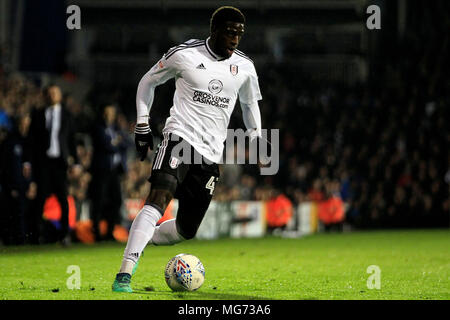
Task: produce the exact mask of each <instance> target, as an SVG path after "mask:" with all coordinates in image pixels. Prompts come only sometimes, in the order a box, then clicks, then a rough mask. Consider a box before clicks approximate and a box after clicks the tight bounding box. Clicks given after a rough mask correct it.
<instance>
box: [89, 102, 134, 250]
mask: <svg viewBox="0 0 450 320" xmlns="http://www.w3.org/2000/svg"><path fill="white" fill-rule="evenodd" d="M117 115H118V110H117V107H116V106H115V105H114V104H106V105H104V106H103V107H102V108H101V111H100V112H99V117H98V120H97V121H96V123H95V124H94V125H93V128H92V134H91V138H92V147H93V155H92V162H91V167H90V172H91V175H92V181H91V183H90V186H89V198H90V201H91V209H90V214H91V219H92V223H93V232H94V237H95V239H96V241H100V240H114V236H113V231H114V227H115V226H116V225H120V224H121V222H122V221H121V218H122V216H121V207H122V202H123V199H122V187H121V179H122V176H123V174H124V173H125V172H126V169H127V166H126V160H127V149H128V147H129V146H130V144H131V142H130V139H129V138H128V137H127V135H126V133H124V132H122V130H121V129H120V127H119V126H118V122H117V119H118V117H117ZM102 221H105V222H106V226H107V227H106V231H104V232H101V231H103V230H101V229H103V228H100V226H101V225H102V224H103V223H102V224H101V223H100V222H102ZM102 233H104V234H102Z"/></svg>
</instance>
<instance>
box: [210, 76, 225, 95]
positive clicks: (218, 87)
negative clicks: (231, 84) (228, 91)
mask: <svg viewBox="0 0 450 320" xmlns="http://www.w3.org/2000/svg"><path fill="white" fill-rule="evenodd" d="M222 89H223V84H222V81H220V80H217V79H214V80H211V81H210V82H209V84H208V90H209V92H211V93H212V94H218V93H220V91H222Z"/></svg>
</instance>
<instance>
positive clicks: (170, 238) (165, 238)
mask: <svg viewBox="0 0 450 320" xmlns="http://www.w3.org/2000/svg"><path fill="white" fill-rule="evenodd" d="M184 240H185V239H184V238H183V237H182V236H181V235H180V234H179V233H178V231H177V226H176V223H175V219H170V220H167V221H164V222H163V223H161V225H160V226H159V227H156V230H155V233H154V234H153V238H152V240H151V243H153V244H154V245H156V246H164V245H165V246H167V245H169V246H170V245H173V244H176V243H179V242H181V241H184Z"/></svg>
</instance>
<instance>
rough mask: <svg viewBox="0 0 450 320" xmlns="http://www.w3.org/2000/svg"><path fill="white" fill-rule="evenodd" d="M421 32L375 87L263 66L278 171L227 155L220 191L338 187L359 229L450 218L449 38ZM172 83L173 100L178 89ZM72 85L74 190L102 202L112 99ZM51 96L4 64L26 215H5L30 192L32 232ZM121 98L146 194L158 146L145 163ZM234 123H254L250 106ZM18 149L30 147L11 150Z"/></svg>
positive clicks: (312, 193)
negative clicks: (101, 144)
mask: <svg viewBox="0 0 450 320" xmlns="http://www.w3.org/2000/svg"><path fill="white" fill-rule="evenodd" d="M416 42H417V39H415V40H414V39H412V38H408V37H405V40H404V41H403V42H402V43H400V45H399V47H398V50H397V54H393V55H391V56H390V58H389V59H390V60H389V61H386V63H387V67H386V72H384V73H383V75H382V76H381V77H380V78H379V79H378V83H376V84H375V85H371V86H367V85H355V86H343V85H340V84H332V83H328V84H324V83H319V84H318V83H314V82H312V81H310V79H307V78H303V77H302V74H301V70H297V69H295V68H293V66H291V65H285V64H283V63H282V62H281V63H278V64H273V65H271V66H258V65H256V68H257V71H258V74H259V82H260V86H261V91H262V95H263V100H262V101H260V110H261V114H262V123H263V128H267V129H271V128H276V129H279V130H280V141H279V142H280V143H279V145H280V166H279V172H278V173H277V174H276V175H273V176H261V175H259V169H258V167H257V166H256V165H250V164H246V165H233V164H224V165H221V166H220V170H221V180H220V183H219V184H218V185H217V187H216V191H215V195H214V200H216V201H231V200H264V201H265V200H269V199H271V198H273V197H275V196H277V195H279V194H283V195H285V196H286V197H287V198H288V199H289V200H290V201H291V202H292V204H293V205H294V206H296V205H298V204H300V203H302V202H305V201H317V202H320V201H323V200H325V199H328V198H329V197H331V196H334V197H338V198H340V199H342V201H343V202H344V203H345V204H346V206H345V208H346V212H345V222H346V223H347V224H349V225H351V226H354V227H356V228H378V227H383V228H389V227H448V226H449V221H450V220H449V218H450V216H449V214H450V197H449V194H450V130H449V128H450V126H449V119H450V108H449V95H448V92H449V88H448V85H449V84H448V79H446V75H445V74H444V71H443V70H446V68H448V59H445V58H446V57H448V42H449V38H448V36H447V38H446V39H445V41H444V42H440V43H438V41H437V40H436V39H435V40H434V41H433V39H432V40H430V42H429V46H427V47H426V49H423V47H420V46H417V43H416ZM406 57H407V59H406ZM93 91H98V89H97V88H95V89H93ZM162 92H163V94H165V95H166V96H167V97H166V99H167V101H171V97H172V92H170V90H167V91H162ZM64 93H65V95H64V100H63V104H64V105H65V107H66V108H67V110H68V111H69V112H70V114H71V116H72V117H73V120H74V121H73V122H74V124H75V126H76V127H75V129H76V130H75V132H76V136H75V138H76V153H77V160H76V161H77V164H78V165H79V166H78V170H71V169H69V170H68V172H67V174H68V182H69V189H68V190H69V194H70V195H71V196H73V197H74V199H75V202H76V205H77V206H78V208H79V206H80V204H81V203H83V201H86V200H92V195H93V193H91V192H90V189H89V186H90V185H92V183H93V172H94V170H93V165H92V163H93V162H92V161H93V155H94V152H95V146H96V148H98V144H97V145H96V144H95V143H94V141H93V135H92V132H93V131H92V130H93V127H95V124H96V123H97V122H96V120H97V119H98V118H99V116H100V117H101V116H102V115H103V107H105V103H103V104H98V103H97V102H93V101H89V100H87V101H77V99H76V98H75V97H74V96H72V95H71V92H70V90H68V92H64ZM42 104H43V93H42V89H41V88H40V86H39V85H38V84H37V83H35V82H34V81H33V80H32V79H29V78H27V77H26V76H23V75H20V74H6V73H5V72H4V71H3V69H1V68H0V145H1V152H2V154H1V159H2V166H1V177H2V179H1V188H2V189H1V192H2V197H1V201H2V202H1V203H0V205H1V207H0V211H1V216H2V223H1V226H2V232H3V233H5V229H10V226H11V224H14V223H17V221H13V220H8V219H12V218H11V216H14V214H12V215H11V214H9V213H8V215H7V214H6V211H8V208H11V207H8V203H7V202H8V199H9V201H11V199H12V198H14V199H21V201H22V202H23V204H22V205H23V210H24V212H25V214H24V217H23V220H24V222H23V224H24V225H22V227H21V228H22V229H21V230H24V232H25V233H26V232H27V230H28V229H27V228H30V226H28V227H27V224H33V223H35V220H33V219H27V212H28V210H29V208H30V207H32V206H33V201H34V200H35V197H36V189H37V188H39V186H38V185H36V183H35V181H34V180H33V167H32V166H30V162H29V159H28V158H27V157H29V154H28V153H27V148H29V147H30V146H29V145H27V134H28V127H29V126H30V114H31V113H32V111H33V109H34V108H37V107H39V106H41V105H42ZM111 104H113V105H115V107H116V111H117V114H116V116H115V119H114V130H115V131H116V134H118V135H120V136H121V137H122V138H121V139H122V140H121V141H122V142H123V143H122V149H121V152H122V153H121V155H122V157H121V162H120V163H121V171H120V174H119V177H120V186H121V197H122V198H121V199H122V200H123V199H127V198H131V199H144V198H145V197H146V196H147V194H148V190H149V187H150V185H149V183H148V181H147V179H148V177H149V175H150V173H151V160H152V157H153V156H154V152H152V153H150V155H149V158H148V160H146V161H144V162H141V161H139V159H138V158H137V157H136V156H135V152H134V143H133V129H134V120H135V119H133V117H132V116H131V117H130V116H129V114H130V110H129V109H130V108H131V109H133V108H134V105H133V103H132V102H130V103H129V104H128V105H119V104H117V103H111ZM169 107H170V106H169V105H168V106H167V110H166V112H168V108H169ZM124 108H127V112H124ZM133 111H134V110H133ZM155 119H156V120H155ZM153 120H154V121H157V122H158V123H157V125H155V123H153V126H154V127H153V130H154V132H155V136H156V137H155V138H156V140H158V139H160V137H159V136H158V135H159V134H160V131H161V128H162V125H163V123H164V118H163V117H159V118H158V116H155V117H153ZM230 128H244V126H243V121H242V117H241V113H240V108H239V107H236V111H235V113H234V114H233V116H232V118H231V123H230ZM12 140H14V141H13V142H11V141H12ZM156 142H158V141H156ZM11 143H12V144H11ZM11 145H20V146H21V147H22V148H23V150H22V151H23V152H22V151H21V152H19V151H18V150H17V149H14V148H12V149H8V147H9V146H11ZM155 145H157V143H155ZM8 152H9V153H11V152H13V153H14V154H16V155H19V156H20V157H9V156H8ZM8 161H10V162H9V163H8ZM17 161H20V166H19V164H18V163H17ZM14 170H15V171H14ZM13 171H14V172H13ZM12 173H15V174H16V175H15V176H14V175H12ZM97 179H98V178H97ZM12 191H13V192H12ZM6 192H8V194H7V195H5V193H6ZM78 211H81V210H78ZM6 216H8V218H5V217H6ZM100 218H101V217H100ZM31 228H32V226H31ZM7 241H8V240H6V241H5V239H3V242H5V243H6V242H7ZM11 241H13V240H11ZM25 241H26V240H25Z"/></svg>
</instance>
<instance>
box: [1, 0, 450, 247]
mask: <svg viewBox="0 0 450 320" xmlns="http://www.w3.org/2000/svg"><path fill="white" fill-rule="evenodd" d="M224 4H229V5H234V6H236V7H238V8H240V9H241V10H242V11H243V13H244V14H245V15H246V18H247V24H246V28H245V29H246V32H245V35H244V37H243V39H242V42H241V45H240V48H239V49H240V50H242V51H243V52H245V53H246V54H247V55H248V56H250V57H251V58H252V60H253V61H254V63H255V67H256V70H257V72H258V75H259V82H260V87H261V91H262V95H263V100H262V101H260V110H261V114H262V123H263V128H266V129H279V130H280V141H279V145H280V169H279V172H278V174H276V175H273V176H260V175H259V170H258V168H257V167H256V166H255V165H222V166H221V180H220V183H219V184H218V185H217V187H216V190H215V195H214V198H213V200H214V201H213V203H212V204H211V207H210V210H209V211H208V213H207V215H206V218H205V221H204V223H203V224H202V226H201V228H200V230H199V234H198V237H199V238H208V239H212V238H217V237H221V236H240V237H242V236H244V237H245V236H261V235H264V234H267V233H270V232H275V233H276V234H281V235H288V236H294V237H295V236H301V235H303V234H310V233H315V232H324V231H328V230H338V231H349V230H360V229H374V228H435V227H440V228H448V227H449V213H450V199H449V190H450V189H449V188H450V166H449V165H450V152H449V151H450V131H449V128H450V126H449V120H450V106H449V92H450V90H449V89H450V88H449V79H448V74H447V73H446V72H447V70H449V65H448V64H449V61H448V57H449V33H448V30H449V27H450V22H449V12H450V10H449V3H448V2H447V1H438V0H437V1H406V0H399V1H387V0H385V1H382V0H380V1H362V0H361V1H358V0H353V1H351V0H338V1H336V0H335V1H327V0H318V1H307V0H298V1H294V0H285V1H281V0H280V1H268V0H267V1H265V0H254V1H251V0H249V1H228V2H226V3H225V2H224V1H189V0H185V1H181V0H180V1H175V0H174V1H170V0H166V1H164V0H161V1H144V0H132V1H119V0H90V1H88V0H73V1H50V0H45V1H41V0H40V1H31V0H28V1H26V0H16V1H12V0H0V21H1V22H0V126H1V128H2V130H1V132H2V133H1V138H0V143H3V142H4V141H6V139H7V138H8V136H9V135H10V133H11V132H12V131H13V128H14V126H15V123H17V120H18V119H23V118H26V117H27V115H29V114H30V112H32V110H33V108H36V106H38V105H39V104H40V103H41V101H42V100H41V99H42V95H41V88H42V87H43V86H45V85H46V84H49V83H56V84H58V85H59V86H60V87H61V88H62V90H63V93H64V95H65V97H64V99H65V100H64V102H65V106H66V107H67V109H68V110H69V111H70V112H71V114H72V117H73V119H74V122H75V123H76V141H77V153H78V156H79V159H80V161H81V162H80V163H81V165H82V168H83V170H82V171H81V172H73V171H70V170H69V171H68V175H69V181H70V188H69V192H70V195H71V198H72V199H73V206H72V209H71V212H72V215H71V220H70V221H71V226H72V228H73V230H74V234H73V237H74V238H75V239H78V240H80V241H83V242H89V241H92V239H91V237H90V235H89V224H88V222H89V220H90V205H89V204H90V198H91V196H90V192H89V185H90V183H91V181H92V180H91V172H90V169H91V167H90V164H91V159H92V151H93V150H92V139H91V134H90V132H91V128H92V125H93V123H94V119H96V117H97V115H98V114H99V112H100V111H99V110H100V107H101V106H102V105H103V104H105V103H114V104H116V105H117V106H118V108H119V111H120V112H119V114H118V117H117V126H118V128H119V129H120V130H121V132H122V133H123V137H124V141H126V142H127V143H128V144H127V152H126V161H123V165H124V173H123V175H122V195H123V203H122V215H121V217H122V221H121V223H120V225H121V226H122V229H121V228H117V232H116V234H115V237H116V240H119V241H125V240H126V230H127V228H128V227H129V225H130V222H131V220H132V219H133V217H134V216H135V214H136V213H137V211H138V210H139V208H140V206H141V205H142V200H143V199H144V198H145V197H146V196H147V193H148V190H149V187H150V185H149V183H148V182H147V178H148V176H149V174H150V171H151V160H152V158H153V156H154V153H153V152H151V153H150V155H149V157H148V160H146V161H145V162H140V161H139V160H137V157H136V154H135V150H134V141H133V129H134V122H135V112H136V111H135V94H136V88H137V84H138V82H139V80H140V78H141V77H142V76H143V74H144V73H145V72H146V71H148V69H150V68H151V66H152V65H153V64H154V63H156V62H157V61H158V59H159V58H160V57H161V56H162V55H163V54H164V53H165V52H166V51H167V50H168V49H169V48H170V47H172V46H174V45H177V44H180V43H182V42H184V41H186V40H189V39H192V38H196V39H206V38H207V37H208V35H209V18H210V16H211V14H212V13H213V12H214V10H215V9H216V8H217V7H219V6H220V5H224ZM69 5H78V6H79V7H80V9H81V29H80V30H69V29H68V28H67V27H66V20H67V19H68V18H69V16H70V14H68V13H66V9H67V7H68V6H69ZM369 5H377V6H378V7H379V8H380V12H381V29H374V30H369V29H368V28H367V25H366V22H367V19H368V18H369V17H370V16H371V14H370V13H366V9H367V7H368V6H369ZM173 90H174V81H173V80H171V81H169V82H168V83H166V84H165V85H163V86H161V87H159V88H157V90H156V97H155V101H154V104H153V107H152V113H151V126H152V129H153V131H154V133H155V137H156V140H157V141H155V142H156V143H155V144H157V143H158V141H159V139H160V134H161V130H162V128H163V125H164V122H165V119H166V117H167V115H168V112H169V108H170V107H171V106H172V96H173ZM230 128H244V125H243V121H242V118H241V113H240V108H239V106H236V108H235V112H234V114H233V117H232V119H231V123H230ZM2 158H3V159H5V157H2ZM2 168H6V164H2ZM31 172H32V171H31ZM3 174H4V173H3ZM16 179H18V180H17V181H18V183H21V185H22V186H23V203H24V208H23V210H24V211H23V212H24V213H23V216H22V218H20V219H18V218H17V215H16V214H15V212H14V211H11V210H10V208H11V206H10V204H9V203H8V200H7V198H8V197H5V195H4V193H5V192H6V191H7V190H10V189H8V188H9V186H8V185H7V182H6V181H5V179H3V180H1V187H2V189H1V190H2V192H3V195H2V198H1V199H2V202H0V212H1V218H2V223H1V225H2V230H3V231H2V239H3V240H2V241H3V242H4V243H6V244H8V243H10V242H9V241H10V240H11V239H9V238H8V237H9V235H10V233H9V232H8V230H5V229H9V230H22V231H19V232H23V235H24V237H23V238H22V240H20V239H15V240H11V241H12V242H14V241H17V243H23V242H25V243H26V242H27V241H28V240H27V235H28V231H27V230H30V229H33V230H35V229H36V225H34V224H35V223H36V222H35V220H34V219H32V218H30V217H29V215H30V213H29V211H31V210H30V208H32V207H33V201H34V200H35V198H34V197H35V188H36V187H39V186H36V185H35V184H33V183H32V182H33V173H29V172H25V171H24V172H23V173H22V174H21V176H18V177H16ZM176 205H177V204H176V202H174V203H173V204H172V206H171V207H170V208H169V209H168V212H167V215H168V216H170V215H172V216H174V215H176ZM49 211H51V210H50V209H49ZM105 215H107V212H105ZM55 219H56V218H55V217H54V216H53V215H51V214H49V212H47V215H46V214H44V216H43V219H42V221H41V222H39V224H40V225H39V228H38V229H39V230H40V236H39V242H40V243H43V242H52V241H54V238H53V233H54V232H53V231H54V230H53V229H55V228H57V227H58V224H57V223H56V222H57V221H55ZM20 226H22V227H20ZM86 226H87V227H86ZM14 228H15V229H14ZM20 228H22V229H20ZM119 231H123V232H119ZM8 239H9V240H8ZM21 241H22V242H21Z"/></svg>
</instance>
